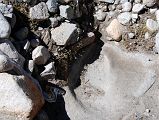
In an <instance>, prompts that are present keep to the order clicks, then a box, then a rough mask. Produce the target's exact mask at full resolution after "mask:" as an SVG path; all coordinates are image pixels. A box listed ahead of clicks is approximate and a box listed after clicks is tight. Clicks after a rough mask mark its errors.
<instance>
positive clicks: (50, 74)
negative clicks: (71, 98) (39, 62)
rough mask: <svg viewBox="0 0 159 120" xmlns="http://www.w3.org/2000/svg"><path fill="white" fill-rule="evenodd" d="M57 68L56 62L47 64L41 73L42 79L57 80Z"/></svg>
mask: <svg viewBox="0 0 159 120" xmlns="http://www.w3.org/2000/svg"><path fill="white" fill-rule="evenodd" d="M55 75H56V70H55V66H54V62H51V63H49V64H48V65H46V66H45V70H44V71H43V72H42V73H41V74H40V76H41V78H42V80H46V81H53V80H55Z"/></svg>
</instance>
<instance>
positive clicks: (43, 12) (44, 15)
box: [29, 2, 49, 20]
mask: <svg viewBox="0 0 159 120" xmlns="http://www.w3.org/2000/svg"><path fill="white" fill-rule="evenodd" d="M29 16H30V18H31V19H36V20H45V19H48V18H49V13H48V9H47V5H46V4H45V3H44V2H41V3H39V4H38V5H35V6H34V7H31V8H30V11H29Z"/></svg>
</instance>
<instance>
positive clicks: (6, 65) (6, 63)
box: [0, 55, 14, 72]
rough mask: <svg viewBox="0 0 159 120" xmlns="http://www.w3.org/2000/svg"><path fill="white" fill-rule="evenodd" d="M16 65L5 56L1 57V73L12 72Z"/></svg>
mask: <svg viewBox="0 0 159 120" xmlns="http://www.w3.org/2000/svg"><path fill="white" fill-rule="evenodd" d="M13 67H14V65H13V64H12V62H11V61H10V59H9V58H7V57H6V56H5V55H0V72H6V71H9V70H12V69H13Z"/></svg>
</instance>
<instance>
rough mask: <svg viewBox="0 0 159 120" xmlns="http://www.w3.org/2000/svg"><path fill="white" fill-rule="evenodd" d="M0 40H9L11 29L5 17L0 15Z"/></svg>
mask: <svg viewBox="0 0 159 120" xmlns="http://www.w3.org/2000/svg"><path fill="white" fill-rule="evenodd" d="M0 26H1V27H0V38H9V36H10V33H11V27H10V24H9V23H8V21H7V20H6V19H5V17H4V16H3V15H2V13H0Z"/></svg>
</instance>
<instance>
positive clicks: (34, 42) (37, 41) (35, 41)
mask: <svg viewBox="0 0 159 120" xmlns="http://www.w3.org/2000/svg"><path fill="white" fill-rule="evenodd" d="M39 44H40V41H39V39H31V40H30V45H31V46H32V47H33V48H35V47H37V46H38V45H39Z"/></svg>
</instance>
